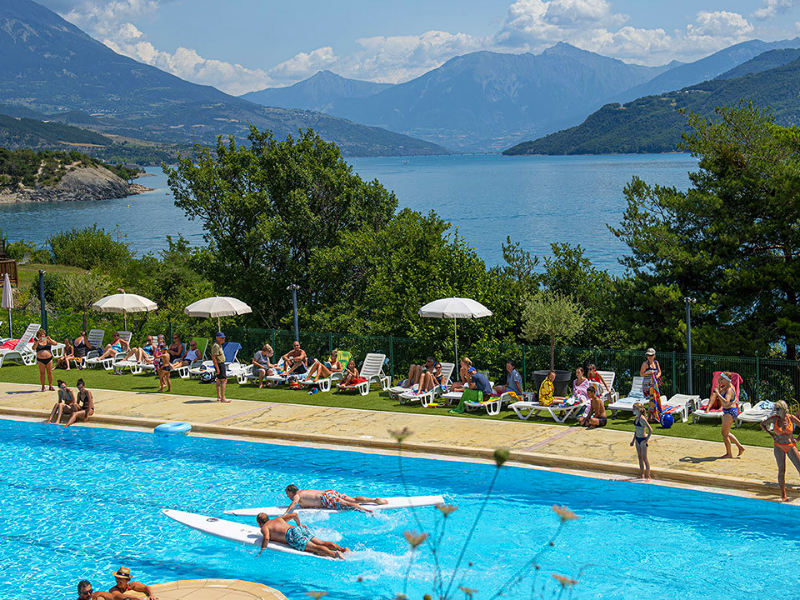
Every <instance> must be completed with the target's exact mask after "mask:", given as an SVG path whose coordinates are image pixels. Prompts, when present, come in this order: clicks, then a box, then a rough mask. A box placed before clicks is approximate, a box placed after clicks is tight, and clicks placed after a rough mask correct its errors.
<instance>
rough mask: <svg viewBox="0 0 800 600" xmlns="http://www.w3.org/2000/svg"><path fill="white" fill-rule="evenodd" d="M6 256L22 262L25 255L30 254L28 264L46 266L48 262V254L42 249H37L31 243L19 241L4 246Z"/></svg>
mask: <svg viewBox="0 0 800 600" xmlns="http://www.w3.org/2000/svg"><path fill="white" fill-rule="evenodd" d="M6 254H8V257H9V258H13V259H15V260H23V259H24V258H25V255H26V254H30V259H29V262H32V263H40V264H48V263H49V262H50V252H49V251H48V250H46V249H44V248H39V247H38V246H36V244H34V243H33V242H28V241H26V240H19V241H18V242H11V243H10V244H8V245H7V246H6Z"/></svg>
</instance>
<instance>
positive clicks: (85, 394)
mask: <svg viewBox="0 0 800 600" xmlns="http://www.w3.org/2000/svg"><path fill="white" fill-rule="evenodd" d="M75 403H76V404H77V410H75V411H73V412H72V416H71V417H70V418H69V421H67V424H66V425H65V427H69V426H70V425H72V424H73V423H74V422H75V421H77V420H78V419H80V420H82V421H83V422H84V423H85V422H86V421H88V420H89V417H91V416H92V415H93V414H94V398H92V392H90V391H89V390H87V389H86V384H85V383H83V379H78V397H77V399H76V402H75Z"/></svg>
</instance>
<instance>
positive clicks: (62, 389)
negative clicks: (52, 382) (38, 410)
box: [45, 379, 77, 424]
mask: <svg viewBox="0 0 800 600" xmlns="http://www.w3.org/2000/svg"><path fill="white" fill-rule="evenodd" d="M57 384H58V400H57V401H56V404H55V406H54V407H53V410H52V411H50V416H49V417H48V419H47V421H45V424H49V423H59V422H60V421H61V415H63V414H67V415H69V414H72V413H73V412H74V411H75V410H77V406H76V404H75V396H74V395H73V394H72V390H71V389H69V388H68V387H67V384H66V383H64V382H63V381H61V380H60V379H59V380H58V382H57Z"/></svg>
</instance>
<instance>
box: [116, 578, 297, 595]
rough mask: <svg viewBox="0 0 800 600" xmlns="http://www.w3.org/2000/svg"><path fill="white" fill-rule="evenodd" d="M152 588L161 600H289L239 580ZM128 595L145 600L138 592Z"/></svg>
mask: <svg viewBox="0 0 800 600" xmlns="http://www.w3.org/2000/svg"><path fill="white" fill-rule="evenodd" d="M152 588H153V592H154V593H155V595H156V596H158V598H159V600H179V599H180V600H287V598H286V596H284V595H283V594H281V593H280V592H279V591H278V590H274V589H272V588H270V587H267V586H265V585H261V584H260V583H250V582H249V581H240V580H238V579H187V580H184V581H172V582H170V583H160V584H158V585H154V586H152ZM126 594H128V595H131V596H136V597H137V598H145V595H144V594H140V593H138V592H126Z"/></svg>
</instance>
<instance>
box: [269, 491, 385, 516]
mask: <svg viewBox="0 0 800 600" xmlns="http://www.w3.org/2000/svg"><path fill="white" fill-rule="evenodd" d="M286 495H287V496H288V497H289V500H291V501H292V503H291V504H290V505H289V508H287V509H286V513H284V514H287V513H290V512H292V511H293V510H294V509H295V507H296V506H299V507H300V508H328V509H331V510H359V511H361V512H366V513H371V512H372V511H371V510H369V509H368V508H364V507H363V506H361V504H386V500H384V499H383V498H367V497H366V496H355V497H354V498H353V497H350V496H346V495H345V494H342V493H339V492H337V491H335V490H325V491H323V490H301V489H298V487H297V486H296V485H287V486H286Z"/></svg>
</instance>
